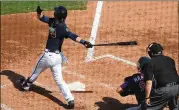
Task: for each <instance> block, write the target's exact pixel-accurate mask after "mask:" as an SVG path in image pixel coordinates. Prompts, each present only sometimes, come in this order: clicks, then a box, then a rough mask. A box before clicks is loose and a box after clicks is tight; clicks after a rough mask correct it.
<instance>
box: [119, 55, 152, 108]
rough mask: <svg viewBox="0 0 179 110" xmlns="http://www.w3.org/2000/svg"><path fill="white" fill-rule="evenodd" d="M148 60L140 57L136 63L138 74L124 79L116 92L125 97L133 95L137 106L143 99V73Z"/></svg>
mask: <svg viewBox="0 0 179 110" xmlns="http://www.w3.org/2000/svg"><path fill="white" fill-rule="evenodd" d="M149 61H150V58H148V57H141V58H140V59H139V60H138V62H137V70H138V73H136V74H133V75H132V76H129V77H126V78H125V79H124V83H123V84H122V85H121V86H119V87H118V88H117V92H118V93H119V94H120V95H121V96H123V97H125V96H128V95H135V97H136V99H137V102H138V105H140V104H141V103H142V102H143V100H144V98H145V91H144V90H145V83H144V75H143V71H144V69H145V68H146V67H147V64H148V63H149Z"/></svg>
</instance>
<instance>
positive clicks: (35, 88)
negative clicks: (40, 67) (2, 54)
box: [0, 70, 68, 109]
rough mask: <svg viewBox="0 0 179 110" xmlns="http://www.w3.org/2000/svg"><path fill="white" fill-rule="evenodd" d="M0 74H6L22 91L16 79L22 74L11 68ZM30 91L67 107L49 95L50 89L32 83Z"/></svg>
mask: <svg viewBox="0 0 179 110" xmlns="http://www.w3.org/2000/svg"><path fill="white" fill-rule="evenodd" d="M0 74H1V75H5V76H7V77H8V79H9V80H10V81H11V82H12V83H13V85H14V87H15V88H16V89H18V90H19V91H22V90H21V88H20V82H18V81H19V80H20V79H22V78H24V76H22V75H20V74H18V73H15V72H13V71H11V70H3V71H2V72H1V73H0ZM30 91H33V92H35V93H38V94H40V95H43V96H45V97H47V98H49V99H50V100H52V101H53V102H55V103H57V104H58V105H60V106H62V107H64V108H66V109H68V106H67V104H64V103H63V102H62V101H60V100H59V99H57V98H56V97H54V96H53V95H51V94H50V93H51V91H48V90H46V89H45V88H43V87H40V86H37V85H34V84H33V85H32V88H31V90H30ZM22 92H24V91H22Z"/></svg>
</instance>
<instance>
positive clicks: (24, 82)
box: [20, 78, 32, 91]
mask: <svg viewBox="0 0 179 110" xmlns="http://www.w3.org/2000/svg"><path fill="white" fill-rule="evenodd" d="M31 85H32V82H30V81H29V78H28V79H25V78H22V79H20V86H21V90H22V91H29V90H30V86H31Z"/></svg>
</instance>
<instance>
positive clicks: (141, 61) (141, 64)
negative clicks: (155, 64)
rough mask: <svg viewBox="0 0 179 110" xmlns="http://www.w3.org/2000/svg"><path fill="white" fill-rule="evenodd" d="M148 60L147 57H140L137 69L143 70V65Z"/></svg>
mask: <svg viewBox="0 0 179 110" xmlns="http://www.w3.org/2000/svg"><path fill="white" fill-rule="evenodd" d="M149 61H150V58H149V57H145V56H144V57H140V58H139V60H138V62H137V68H138V70H143V69H144V67H145V65H146V64H147V63H148V62H149Z"/></svg>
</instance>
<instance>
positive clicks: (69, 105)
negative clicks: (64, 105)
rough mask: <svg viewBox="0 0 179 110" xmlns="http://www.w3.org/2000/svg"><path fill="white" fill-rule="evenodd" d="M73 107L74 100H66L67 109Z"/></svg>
mask: <svg viewBox="0 0 179 110" xmlns="http://www.w3.org/2000/svg"><path fill="white" fill-rule="evenodd" d="M74 107H75V104H74V100H71V101H69V102H68V108H69V109H74Z"/></svg>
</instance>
